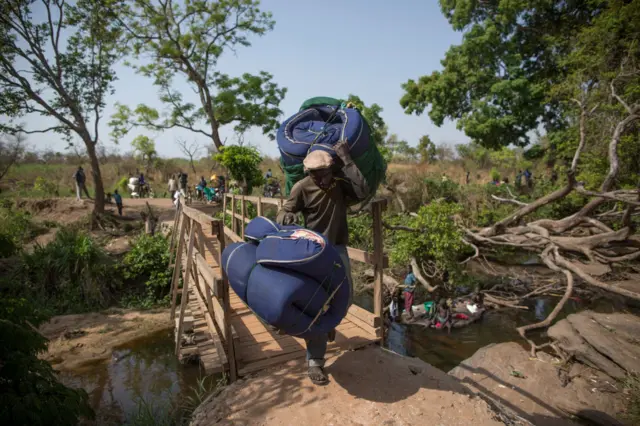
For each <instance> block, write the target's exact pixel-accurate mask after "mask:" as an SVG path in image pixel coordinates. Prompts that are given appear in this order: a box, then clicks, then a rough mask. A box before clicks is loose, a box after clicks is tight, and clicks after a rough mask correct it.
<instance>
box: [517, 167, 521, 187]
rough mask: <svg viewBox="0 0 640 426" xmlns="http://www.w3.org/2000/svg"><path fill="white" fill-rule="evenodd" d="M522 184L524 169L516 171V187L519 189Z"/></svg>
mask: <svg viewBox="0 0 640 426" xmlns="http://www.w3.org/2000/svg"><path fill="white" fill-rule="evenodd" d="M521 186H522V170H518V173H516V188H517V189H519V188H520V187H521Z"/></svg>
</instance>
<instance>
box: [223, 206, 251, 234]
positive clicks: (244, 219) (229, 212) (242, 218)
mask: <svg viewBox="0 0 640 426" xmlns="http://www.w3.org/2000/svg"><path fill="white" fill-rule="evenodd" d="M227 213H228V214H229V215H231V216H233V217H235V218H236V219H238V220H241V221H242V222H244V223H249V222H251V219H249V218H248V217H243V216H242V215H241V214H240V213H232V212H231V211H229V210H228V211H227ZM243 232H244V231H243Z"/></svg>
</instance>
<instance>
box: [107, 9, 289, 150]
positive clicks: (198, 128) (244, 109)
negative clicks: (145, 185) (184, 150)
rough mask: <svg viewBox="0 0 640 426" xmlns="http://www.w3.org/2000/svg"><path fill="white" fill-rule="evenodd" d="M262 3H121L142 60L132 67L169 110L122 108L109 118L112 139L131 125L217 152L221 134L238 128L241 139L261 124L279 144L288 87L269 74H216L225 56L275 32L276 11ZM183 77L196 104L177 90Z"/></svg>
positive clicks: (127, 30)
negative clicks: (185, 133)
mask: <svg viewBox="0 0 640 426" xmlns="http://www.w3.org/2000/svg"><path fill="white" fill-rule="evenodd" d="M259 5H260V3H259V1H256V0H219V1H211V0H187V1H185V2H180V3H178V2H172V1H171V0H157V1H154V0H132V1H130V2H123V3H122V8H121V9H120V10H119V15H118V16H119V23H120V24H121V26H122V28H123V29H124V33H125V34H126V36H127V39H128V42H129V43H130V45H131V46H132V48H131V53H132V54H133V56H134V57H135V58H137V59H138V61H137V62H130V65H131V66H132V67H133V68H134V69H135V70H137V71H138V73H140V74H141V75H144V76H146V77H149V78H152V79H153V83H154V85H156V86H157V87H158V89H159V93H160V102H161V103H163V104H164V106H165V110H164V111H158V110H157V109H156V108H154V107H151V106H147V105H138V106H137V107H135V108H133V109H131V108H130V107H129V106H126V105H117V111H116V113H115V114H114V116H113V117H112V120H111V125H112V126H113V129H114V131H113V135H114V137H115V138H116V139H117V138H119V137H122V136H123V135H124V134H126V133H127V132H128V131H129V130H130V129H131V127H132V126H145V127H148V128H152V129H170V128H182V129H187V130H189V131H192V132H195V133H198V134H202V135H204V136H206V137H208V138H210V139H211V140H212V141H213V143H214V144H215V146H216V147H217V148H218V149H219V148H220V147H221V146H222V145H223V141H222V139H221V137H220V128H221V127H223V126H225V125H228V124H233V125H234V130H235V131H236V132H239V133H242V132H244V131H246V130H247V129H249V128H250V127H252V126H258V127H260V128H261V129H262V131H263V133H264V134H267V135H269V137H270V138H271V139H273V138H274V134H273V131H274V130H275V129H276V128H277V126H278V117H279V116H280V115H281V113H282V111H281V110H280V108H279V104H280V102H281V101H282V99H283V98H284V96H285V94H286V88H281V87H279V86H278V85H277V84H276V83H275V82H273V76H272V75H271V74H269V73H267V72H264V71H262V72H260V73H258V74H257V75H252V74H249V73H245V74H243V75H242V76H240V77H232V76H229V75H227V74H224V73H222V72H221V71H220V69H219V68H218V61H219V59H220V58H221V56H222V55H223V54H224V53H230V52H231V53H235V52H236V49H237V48H238V47H246V46H250V45H251V43H250V41H249V38H250V37H251V36H261V35H264V34H265V33H267V32H268V31H270V30H271V29H273V26H274V21H273V19H272V17H271V13H269V12H263V11H262V10H260V7H259ZM178 76H181V77H182V78H184V79H185V80H186V82H187V83H188V84H189V85H190V86H191V87H192V88H193V90H194V92H195V93H196V94H197V101H196V102H198V104H196V103H194V102H192V101H191V100H189V99H187V98H185V97H184V96H183V91H182V89H178V88H177V87H176V77H178Z"/></svg>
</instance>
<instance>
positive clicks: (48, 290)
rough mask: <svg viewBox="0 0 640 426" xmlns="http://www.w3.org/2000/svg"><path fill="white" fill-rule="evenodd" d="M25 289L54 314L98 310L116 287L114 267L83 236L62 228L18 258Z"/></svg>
mask: <svg viewBox="0 0 640 426" xmlns="http://www.w3.org/2000/svg"><path fill="white" fill-rule="evenodd" d="M19 273H20V274H21V279H23V280H24V284H25V287H26V289H27V290H28V291H29V292H30V293H32V294H33V295H34V297H37V298H39V299H40V300H42V301H43V303H46V304H47V305H48V306H50V307H51V308H52V309H53V310H54V311H55V312H56V313H58V314H62V313H71V312H83V311H88V310H92V309H96V308H102V307H105V306H106V305H107V302H108V300H109V298H110V296H111V294H113V292H114V291H115V289H116V288H117V287H118V285H119V281H118V279H117V274H116V271H115V267H114V266H113V265H112V261H111V260H110V259H109V257H108V256H107V254H106V252H105V251H104V250H103V249H102V247H100V246H99V245H98V244H97V243H96V242H95V241H94V240H93V239H92V238H91V237H90V236H89V235H88V234H87V233H85V232H83V231H81V230H78V229H74V228H62V229H60V230H59V231H58V232H57V233H56V237H55V238H54V240H53V241H51V242H50V243H49V244H47V245H46V246H39V245H37V246H36V247H35V248H34V250H33V252H32V253H25V254H24V255H23V258H22V265H21V270H20V272H19Z"/></svg>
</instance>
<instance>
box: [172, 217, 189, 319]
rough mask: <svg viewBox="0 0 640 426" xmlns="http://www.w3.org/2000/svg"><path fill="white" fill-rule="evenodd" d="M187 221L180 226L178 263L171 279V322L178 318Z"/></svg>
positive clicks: (177, 250)
mask: <svg viewBox="0 0 640 426" xmlns="http://www.w3.org/2000/svg"><path fill="white" fill-rule="evenodd" d="M185 222H186V221H185V220H182V221H181V223H182V225H181V226H180V236H179V237H178V248H177V249H176V263H175V266H174V269H173V277H172V278H171V321H173V319H174V318H175V317H176V299H177V298H178V284H179V283H180V280H179V277H180V268H181V267H182V251H183V250H184V233H185V230H186V229H185Z"/></svg>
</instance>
